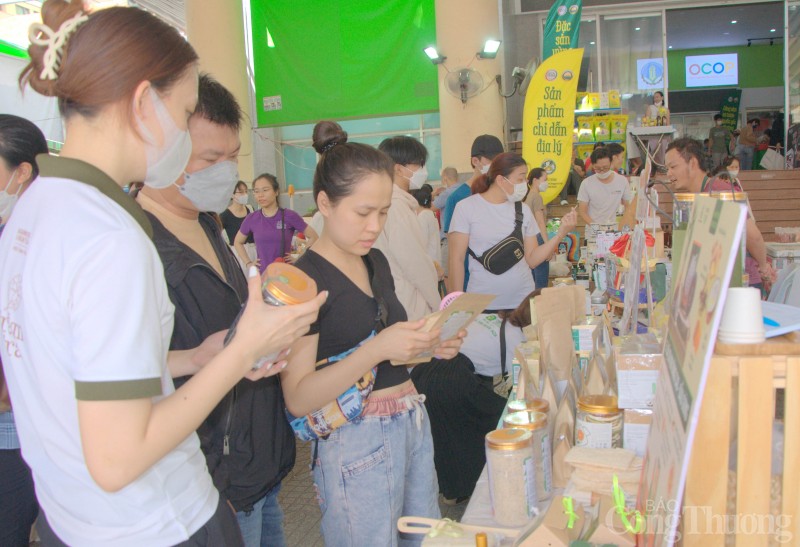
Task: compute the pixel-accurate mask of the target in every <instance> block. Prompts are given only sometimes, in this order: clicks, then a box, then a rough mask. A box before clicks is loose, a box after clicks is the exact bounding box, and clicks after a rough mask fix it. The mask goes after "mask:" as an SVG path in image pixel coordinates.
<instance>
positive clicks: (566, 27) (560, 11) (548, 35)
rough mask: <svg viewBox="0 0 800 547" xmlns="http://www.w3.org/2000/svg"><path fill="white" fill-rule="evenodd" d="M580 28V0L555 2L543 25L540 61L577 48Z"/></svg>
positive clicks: (558, 0)
mask: <svg viewBox="0 0 800 547" xmlns="http://www.w3.org/2000/svg"><path fill="white" fill-rule="evenodd" d="M580 28H581V0H556V2H555V3H554V4H553V6H552V7H551V8H550V12H549V13H548V14H547V21H546V22H545V24H544V48H543V49H542V60H546V59H548V58H550V57H551V56H552V55H554V54H556V53H558V52H560V51H564V50H566V49H574V48H576V47H577V46H578V33H579V32H580Z"/></svg>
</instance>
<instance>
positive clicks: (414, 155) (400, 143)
mask: <svg viewBox="0 0 800 547" xmlns="http://www.w3.org/2000/svg"><path fill="white" fill-rule="evenodd" d="M378 150H380V151H381V152H383V153H384V154H386V155H387V156H389V157H390V158H392V161H394V162H395V163H397V164H400V165H409V164H411V163H415V164H417V165H425V162H426V161H428V149H427V148H425V145H424V144H422V143H421V142H419V141H418V140H417V139H415V138H414V137H406V136H405V135H399V136H397V137H389V138H388V139H384V140H383V142H381V144H380V145H379V146H378Z"/></svg>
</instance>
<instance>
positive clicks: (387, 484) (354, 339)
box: [281, 121, 466, 545]
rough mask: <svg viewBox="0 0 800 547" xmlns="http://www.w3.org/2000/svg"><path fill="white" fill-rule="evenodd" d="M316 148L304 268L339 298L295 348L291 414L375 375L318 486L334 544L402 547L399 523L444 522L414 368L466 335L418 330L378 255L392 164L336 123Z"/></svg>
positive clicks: (288, 378)
mask: <svg viewBox="0 0 800 547" xmlns="http://www.w3.org/2000/svg"><path fill="white" fill-rule="evenodd" d="M314 149H315V150H316V151H317V152H319V154H320V159H319V163H318V164H317V168H316V172H315V174H314V198H315V199H316V202H317V207H319V211H320V213H321V214H322V216H323V218H324V222H325V229H324V230H323V231H322V235H321V236H320V239H319V241H318V242H317V244H316V245H314V246H313V247H312V248H311V249H310V250H309V251H307V252H306V253H305V254H304V255H303V256H302V257H300V259H299V260H298V261H297V267H298V268H300V269H301V270H303V271H304V272H306V273H307V274H308V275H309V276H311V277H312V278H313V279H314V280H315V281H316V282H317V287H318V288H319V289H320V290H327V291H328V292H329V295H330V297H329V300H328V305H326V306H324V307H323V308H321V309H320V315H319V319H318V320H317V322H316V323H314V325H313V326H312V328H311V330H310V331H309V334H308V336H304V337H303V338H301V339H300V340H298V341H297V342H296V343H295V344H294V345H293V346H292V351H291V360H290V363H289V366H288V367H286V369H285V370H284V374H283V375H282V376H281V385H282V387H283V393H284V396H285V399H286V408H287V409H288V411H289V412H290V413H291V414H292V415H294V416H307V415H308V414H310V413H312V412H314V413H316V414H315V415H316V416H320V415H322V416H323V417H324V414H321V413H319V412H317V411H318V410H319V409H322V408H323V407H324V406H325V405H328V404H329V403H332V402H333V401H335V400H337V398H339V396H340V395H342V394H343V393H345V392H346V391H347V390H348V389H349V388H351V387H352V386H353V385H354V383H356V382H357V381H359V380H360V379H361V378H362V377H363V376H364V375H366V374H367V373H368V372H369V371H371V370H373V369H374V371H375V374H374V384H373V385H372V391H371V392H370V393H369V394H368V395H366V396H361V397H364V398H365V400H364V401H363V408H362V409H361V412H360V413H359V414H358V419H356V420H354V421H350V422H346V423H344V424H343V425H341V426H340V427H339V428H338V429H333V431H332V432H330V433H329V435H326V436H325V438H320V439H319V440H318V441H317V443H316V445H315V450H314V461H313V463H312V468H313V474H314V484H315V486H316V490H317V499H318V501H319V504H320V508H321V509H322V535H323V536H324V538H325V544H326V545H397V544H398V532H397V520H398V519H399V518H400V517H401V516H402V515H418V516H423V517H431V518H438V517H439V506H438V504H437V493H438V487H437V482H436V472H435V470H434V465H433V441H432V439H431V429H430V424H429V421H428V416H427V412H426V411H425V407H424V406H423V405H422V404H421V403H422V402H423V401H424V400H425V398H424V397H423V396H420V395H419V394H418V393H417V391H416V389H415V388H414V384H412V383H411V380H410V378H409V373H408V368H407V366H406V363H408V362H409V361H410V360H412V359H413V358H414V357H416V356H418V355H419V354H421V353H423V352H433V353H436V354H438V355H439V356H440V357H443V358H452V357H454V356H455V355H456V353H457V351H458V348H459V347H460V346H461V338H460V337H456V338H455V339H453V340H450V341H445V342H442V343H440V341H439V332H438V330H437V331H433V332H423V331H422V330H421V328H422V326H423V325H424V323H425V320H424V319H423V320H418V321H411V322H409V321H407V320H406V310H405V309H404V308H403V306H402V304H401V303H400V301H399V300H398V298H397V294H396V292H395V287H394V280H393V278H392V272H391V269H390V267H389V262H388V260H387V258H386V256H385V255H384V254H383V253H382V252H381V251H380V250H378V249H374V248H373V246H374V245H375V241H376V240H377V239H378V236H379V235H380V233H381V231H382V230H383V227H384V225H385V223H386V216H387V212H388V210H389V207H390V206H391V205H392V193H393V183H392V179H393V176H394V163H393V161H392V160H391V159H390V158H389V157H388V156H387V155H385V154H383V153H382V152H380V151H378V150H375V149H374V148H372V147H370V146H367V145H365V144H359V143H350V142H347V133H345V132H344V131H342V128H341V127H340V126H339V124H337V123H335V122H330V121H324V122H320V123H318V124H317V126H316V127H315V128H314ZM465 334H466V333H465V332H461V333H460V336H464V335H465ZM361 397H358V399H359V400H361ZM356 398H357V397H355V396H354V397H353V399H356ZM348 406H349V403H348Z"/></svg>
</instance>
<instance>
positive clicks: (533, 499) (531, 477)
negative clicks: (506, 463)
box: [522, 457, 539, 517]
mask: <svg viewBox="0 0 800 547" xmlns="http://www.w3.org/2000/svg"><path fill="white" fill-rule="evenodd" d="M522 468H523V472H524V474H525V498H526V499H527V501H528V516H529V517H531V516H533V514H534V509H537V508H538V505H539V498H538V496H537V495H536V463H535V462H534V461H533V458H531V457H528V458H525V460H523V462H522Z"/></svg>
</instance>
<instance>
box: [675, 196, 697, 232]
mask: <svg viewBox="0 0 800 547" xmlns="http://www.w3.org/2000/svg"><path fill="white" fill-rule="evenodd" d="M696 196H697V194H690V193H682V194H675V202H674V203H673V204H672V222H673V224H674V226H675V229H676V230H685V229H686V227H687V226H688V225H689V216H690V215H691V214H692V207H693V206H694V198H695V197H696Z"/></svg>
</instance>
